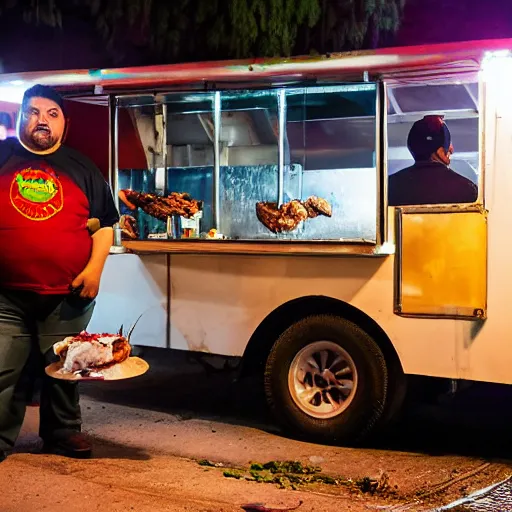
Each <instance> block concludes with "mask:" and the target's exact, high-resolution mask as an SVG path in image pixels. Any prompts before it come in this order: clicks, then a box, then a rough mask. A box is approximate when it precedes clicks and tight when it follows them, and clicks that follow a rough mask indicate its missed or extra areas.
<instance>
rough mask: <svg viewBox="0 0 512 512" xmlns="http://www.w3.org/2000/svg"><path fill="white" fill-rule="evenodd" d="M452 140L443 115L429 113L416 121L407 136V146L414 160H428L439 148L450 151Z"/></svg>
mask: <svg viewBox="0 0 512 512" xmlns="http://www.w3.org/2000/svg"><path fill="white" fill-rule="evenodd" d="M451 142H452V137H451V134H450V130H449V129H448V127H447V126H446V123H445V122H444V118H443V116H440V115H429V116H425V117H424V118H423V119H420V120H419V121H416V122H415V123H414V124H413V125H412V128H411V131H410V132H409V136H408V137H407V147H408V148H409V151H410V152H411V155H412V156H413V158H414V160H416V161H419V160H428V158H429V157H430V155H432V153H435V152H436V151H437V150H438V149H439V148H441V147H442V148H444V149H445V151H447V152H448V150H449V148H450V145H451Z"/></svg>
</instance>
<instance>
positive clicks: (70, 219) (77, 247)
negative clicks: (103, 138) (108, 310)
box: [0, 139, 119, 294]
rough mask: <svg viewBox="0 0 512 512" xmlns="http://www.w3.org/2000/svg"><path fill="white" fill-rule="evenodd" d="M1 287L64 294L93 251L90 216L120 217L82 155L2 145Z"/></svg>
mask: <svg viewBox="0 0 512 512" xmlns="http://www.w3.org/2000/svg"><path fill="white" fill-rule="evenodd" d="M0 206H1V210H2V211H1V213H0V246H1V247H2V250H1V251H0V288H5V289H22V290H28V291H34V292H37V293H42V294H63V293H64V294H65V293H67V292H68V287H69V285H70V284H71V282H72V281H73V280H74V278H75V277H76V276H77V275H78V274H79V273H80V272H81V271H82V270H83V269H84V268H85V266H86V265H87V263H88V261H89V259H90V256H91V250H92V239H91V233H90V232H89V231H88V226H87V223H88V220H89V219H91V218H96V219H98V220H99V224H100V227H111V226H113V225H114V224H115V223H116V222H117V221H118V219H119V216H118V213H117V210H116V207H115V204H114V200H113V197H112V194H111V192H110V188H109V186H108V184H107V183H106V181H105V180H104V178H103V176H102V175H101V173H100V171H99V170H98V169H97V167H96V166H95V165H94V164H93V163H92V162H91V161H90V160H88V159H87V158H85V157H84V156H83V155H81V154H80V153H78V152H76V151H74V150H72V149H70V148H67V147H65V146H62V147H60V148H59V149H58V150H57V151H55V152H54V153H52V154H49V155H36V154H34V153H31V152H30V151H27V150H26V149H25V148H23V146H21V144H20V143H19V142H18V141H17V140H16V139H8V140H6V141H4V142H2V143H0Z"/></svg>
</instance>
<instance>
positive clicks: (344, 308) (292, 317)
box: [241, 295, 403, 376]
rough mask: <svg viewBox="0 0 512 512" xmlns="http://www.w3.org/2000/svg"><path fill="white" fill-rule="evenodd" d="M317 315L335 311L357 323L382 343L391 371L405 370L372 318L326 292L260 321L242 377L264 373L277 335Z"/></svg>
mask: <svg viewBox="0 0 512 512" xmlns="http://www.w3.org/2000/svg"><path fill="white" fill-rule="evenodd" d="M316 314H324V315H325V314H333V315H337V316H340V317H343V318H345V319H347V320H349V321H351V322H353V323H355V324H356V325H358V326H359V327H360V328H361V329H363V330H364V331H365V332H366V333H367V334H368V335H369V336H371V337H372V339H373V340H374V341H375V342H376V343H377V344H378V345H379V347H380V349H381V350H382V353H383V354H384V357H385V359H386V363H387V365H388V368H389V370H390V372H395V371H397V372H403V369H402V364H401V362H400V359H399V357H398V354H397V353H396V350H395V348H394V347H393V344H392V343H391V340H390V339H389V337H388V336H387V334H386V333H385V332H384V331H383V330H382V328H381V327H380V326H379V325H378V324H377V323H376V322H375V321H374V320H373V319H372V318H370V317H369V316H368V315H367V314H366V313H363V311H361V310H360V309H357V308H355V307H354V306H351V305H350V304H348V303H346V302H343V301H341V300H337V299H333V298H332V297H326V296H323V295H311V296H306V297H300V298H297V299H293V300H291V301H289V302H285V303H284V304H282V305H281V306H279V307H278V308H276V309H275V310H274V311H272V312H271V313H270V314H269V315H268V316H267V317H266V318H265V319H264V320H263V321H262V322H261V324H260V325H259V326H258V328H257V329H256V330H255V331H254V333H253V335H252V336H251V338H250V340H249V343H248V344H247V347H246V349H245V351H244V355H243V359H242V367H241V376H248V375H254V374H257V373H260V372H261V373H260V374H261V375H262V374H263V370H264V367H265V362H266V358H267V355H268V354H269V352H270V349H271V348H272V345H273V344H274V343H275V341H276V340H277V338H278V337H279V336H280V335H281V334H282V333H283V332H284V331H285V330H286V329H287V328H288V327H290V325H292V324H294V323H295V322H297V321H299V320H300V319H301V318H304V317H306V316H310V315H316Z"/></svg>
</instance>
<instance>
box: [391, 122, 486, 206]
mask: <svg viewBox="0 0 512 512" xmlns="http://www.w3.org/2000/svg"><path fill="white" fill-rule="evenodd" d="M407 147H408V149H409V151H410V153H411V155H412V157H413V158H414V164H413V165H411V166H410V167H407V168H406V169H402V170H401V171H398V172H397V173H395V174H392V175H391V176H390V177H389V181H388V204H389V205H390V206H404V205H425V204H459V203H473V202H475V201H476V199H477V197H478V189H477V187H476V185H475V184H474V183H473V182H472V181H470V180H468V179H467V178H465V177H464V176H461V175H460V174H458V173H456V172H455V171H453V170H452V169H450V161H451V155H452V154H453V145H452V140H451V134H450V130H449V129H448V126H447V125H446V123H445V122H444V119H443V116H440V115H429V116H425V117H424V118H423V119H420V120H419V121H416V122H415V123H414V124H413V126H412V128H411V130H410V132H409V136H408V138H407Z"/></svg>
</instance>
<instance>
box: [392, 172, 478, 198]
mask: <svg viewBox="0 0 512 512" xmlns="http://www.w3.org/2000/svg"><path fill="white" fill-rule="evenodd" d="M477 196H478V188H477V186H476V185H475V184H474V183H473V182H472V181H470V180H468V179H467V178H464V176H461V175H460V174H457V173H456V172H455V171H452V170H451V169H450V168H448V167H446V166H445V165H443V164H441V163H438V162H416V163H415V164H414V165H412V166H411V167H407V168H406V169H403V170H402V171H398V172H397V173H395V174H392V175H391V176H390V177H389V181H388V204H389V205H390V206H402V205H423V204H457V203H473V202H475V201H476V199H477Z"/></svg>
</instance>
